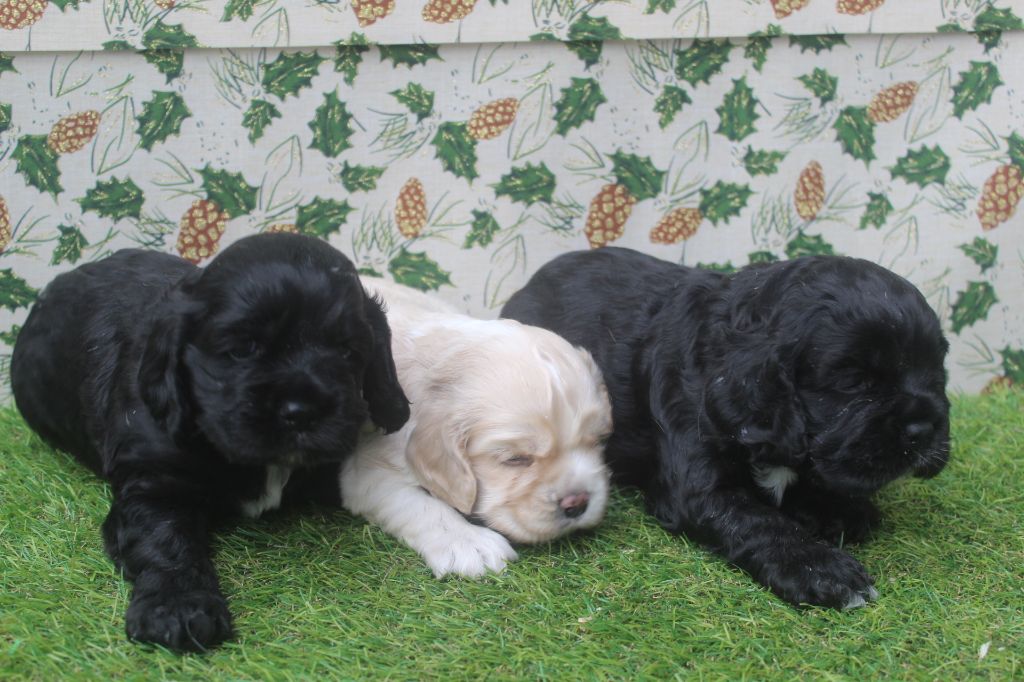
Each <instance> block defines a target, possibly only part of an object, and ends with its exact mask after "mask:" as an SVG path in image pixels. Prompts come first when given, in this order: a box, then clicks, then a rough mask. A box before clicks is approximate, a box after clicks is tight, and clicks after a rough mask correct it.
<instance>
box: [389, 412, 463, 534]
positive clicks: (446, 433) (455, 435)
mask: <svg viewBox="0 0 1024 682" xmlns="http://www.w3.org/2000/svg"><path fill="white" fill-rule="evenodd" d="M431 412H433V410H424V411H423V414H421V415H420V417H419V418H418V422H417V424H416V428H414V429H413V431H412V435H411V436H410V437H409V443H408V445H406V446H405V459H406V461H407V462H408V463H409V467H410V468H411V469H412V471H413V473H414V474H415V475H416V480H418V481H419V484H420V485H421V486H423V487H424V488H426V489H427V490H428V491H429V492H430V494H431V495H433V496H434V497H436V498H438V499H440V500H443V501H444V502H446V503H448V504H449V505H451V506H452V507H454V508H455V509H458V510H459V511H460V512H462V513H463V514H467V515H468V514H470V513H471V512H472V511H473V504H474V503H475V502H476V477H475V476H474V475H473V471H472V469H470V467H469V461H468V460H467V458H466V442H467V434H466V432H465V430H464V429H461V428H458V427H457V426H456V425H453V424H451V423H450V422H449V421H448V420H445V419H443V418H438V419H432V418H431V417H432V416H433V415H431V414H430V413H431Z"/></svg>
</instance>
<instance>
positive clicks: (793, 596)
mask: <svg viewBox="0 0 1024 682" xmlns="http://www.w3.org/2000/svg"><path fill="white" fill-rule="evenodd" d="M773 555H774V556H773V557H772V559H770V560H769V561H767V562H765V563H764V564H763V565H762V570H761V572H760V574H759V575H758V578H759V579H760V580H761V582H762V583H764V584H765V585H767V586H768V587H769V588H771V590H772V591H773V592H774V593H775V594H777V595H779V596H780V597H782V598H783V599H785V600H786V601H788V602H790V603H791V604H795V605H803V604H806V605H811V606H828V607H830V608H834V609H852V608H856V607H858V606H864V604H866V603H867V602H869V601H874V600H875V599H876V598H877V597H878V591H877V590H876V589H875V588H874V584H873V583H874V581H873V580H872V579H871V576H869V575H868V572H867V570H865V568H864V567H863V566H861V564H860V562H858V561H857V560H856V559H854V558H853V557H852V556H850V555H849V554H847V553H846V552H844V551H842V550H840V549H836V548H835V547H829V546H827V545H824V544H819V543H809V544H805V545H796V546H790V547H785V548H778V549H777V550H776V551H775V552H773Z"/></svg>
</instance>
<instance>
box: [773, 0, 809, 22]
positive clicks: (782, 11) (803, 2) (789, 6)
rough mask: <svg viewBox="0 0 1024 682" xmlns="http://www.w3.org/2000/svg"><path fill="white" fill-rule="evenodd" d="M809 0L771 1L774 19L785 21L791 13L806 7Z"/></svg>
mask: <svg viewBox="0 0 1024 682" xmlns="http://www.w3.org/2000/svg"><path fill="white" fill-rule="evenodd" d="M810 2H811V0H772V9H774V10H775V18H776V19H785V18H786V17H788V16H789V15H790V14H792V13H793V12H797V11H799V10H802V9H803V8H804V7H807V5H808V3H810Z"/></svg>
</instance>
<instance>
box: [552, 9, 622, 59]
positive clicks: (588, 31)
mask: <svg viewBox="0 0 1024 682" xmlns="http://www.w3.org/2000/svg"><path fill="white" fill-rule="evenodd" d="M605 40H622V33H621V32H619V29H618V28H617V27H616V26H613V25H612V24H611V22H609V21H608V20H607V19H605V18H604V17H600V18H594V17H591V16H590V15H589V14H584V15H583V17H582V18H580V19H577V20H576V21H575V22H573V24H572V25H571V26H569V40H568V41H566V44H565V46H566V47H567V48H569V50H571V51H572V52H574V53H575V54H576V56H577V57H579V58H580V59H582V60H583V65H584V66H585V67H587V68H590V67H591V66H593V65H594V64H597V62H598V60H599V59H600V58H601V43H602V42H603V41H605Z"/></svg>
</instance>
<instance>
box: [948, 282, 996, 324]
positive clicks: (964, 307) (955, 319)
mask: <svg viewBox="0 0 1024 682" xmlns="http://www.w3.org/2000/svg"><path fill="white" fill-rule="evenodd" d="M998 301H999V299H998V298H996V292H995V289H993V288H992V285H991V284H989V283H988V282H968V283H967V288H966V289H965V290H964V291H961V292H960V293H959V294H957V297H956V301H955V302H954V303H953V313H952V315H950V322H952V324H953V333H954V334H959V333H960V331H961V330H962V329H963V328H964V327H970V326H971V325H972V324H974V323H975V322H978V321H979V320H984V319H985V318H987V317H988V311H989V309H990V308H991V307H992V306H993V305H995V304H996V303H997V302H998Z"/></svg>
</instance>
